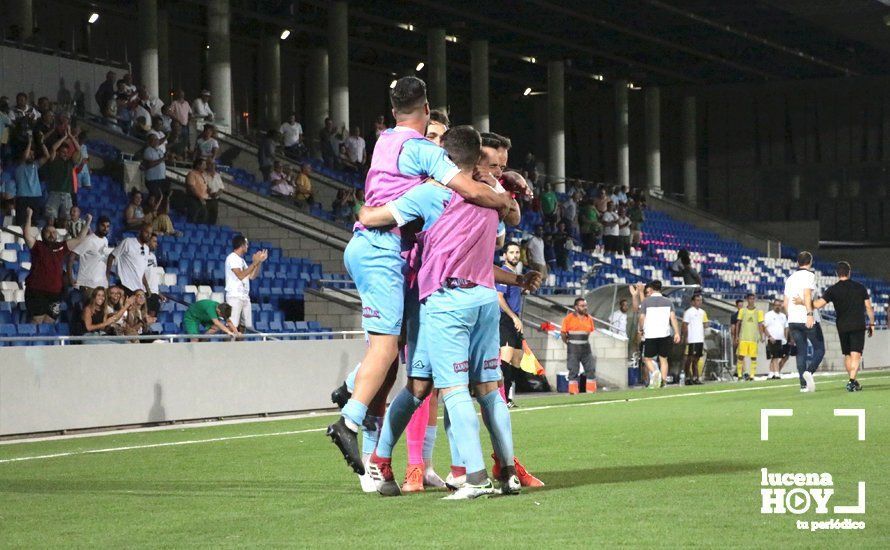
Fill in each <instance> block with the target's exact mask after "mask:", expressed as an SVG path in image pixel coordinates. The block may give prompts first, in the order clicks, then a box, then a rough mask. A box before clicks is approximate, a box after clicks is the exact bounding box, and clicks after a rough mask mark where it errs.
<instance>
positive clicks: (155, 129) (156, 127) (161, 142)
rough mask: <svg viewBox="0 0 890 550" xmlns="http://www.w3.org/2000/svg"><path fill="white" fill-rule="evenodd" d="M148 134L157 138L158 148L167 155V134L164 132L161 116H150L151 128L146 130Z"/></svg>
mask: <svg viewBox="0 0 890 550" xmlns="http://www.w3.org/2000/svg"><path fill="white" fill-rule="evenodd" d="M148 135H149V136H156V137H157V138H158V149H160V151H161V153H163V154H164V156H167V134H166V133H164V119H163V117H161V116H160V115H155V116H153V117H152V118H151V130H149V131H148Z"/></svg>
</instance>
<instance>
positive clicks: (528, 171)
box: [522, 152, 538, 184]
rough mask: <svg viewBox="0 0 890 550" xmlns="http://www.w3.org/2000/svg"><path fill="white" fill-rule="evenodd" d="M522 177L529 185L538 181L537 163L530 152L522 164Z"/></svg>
mask: <svg viewBox="0 0 890 550" xmlns="http://www.w3.org/2000/svg"><path fill="white" fill-rule="evenodd" d="M522 177H524V178H525V179H526V180H527V181H528V182H529V183H530V184H534V183H535V182H536V181H537V180H538V162H537V160H536V159H535V155H534V153H532V152H529V153H528V154H527V155H526V156H525V162H524V163H523V164H522Z"/></svg>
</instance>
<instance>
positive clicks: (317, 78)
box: [305, 48, 330, 143]
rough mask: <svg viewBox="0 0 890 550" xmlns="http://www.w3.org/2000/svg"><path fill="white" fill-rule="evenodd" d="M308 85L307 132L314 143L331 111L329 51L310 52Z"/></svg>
mask: <svg viewBox="0 0 890 550" xmlns="http://www.w3.org/2000/svg"><path fill="white" fill-rule="evenodd" d="M306 85H307V90H306V120H305V124H306V132H307V135H308V141H309V143H314V142H315V140H316V139H318V131H319V130H321V129H322V128H323V127H324V119H325V117H327V116H328V113H329V111H330V98H329V96H328V51H327V50H325V49H323V48H315V49H313V50H312V51H310V52H309V67H308V68H307V70H306Z"/></svg>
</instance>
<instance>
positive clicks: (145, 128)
mask: <svg viewBox="0 0 890 550" xmlns="http://www.w3.org/2000/svg"><path fill="white" fill-rule="evenodd" d="M150 131H151V119H148V118H145V117H144V116H141V115H140V116H137V117H136V119H135V120H134V121H133V125H132V126H130V131H129V134H130V136H132V137H134V138H136V139H139V140H142V141H145V140H146V139H147V138H148V132H150Z"/></svg>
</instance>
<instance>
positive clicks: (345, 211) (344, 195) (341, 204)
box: [331, 189, 355, 222]
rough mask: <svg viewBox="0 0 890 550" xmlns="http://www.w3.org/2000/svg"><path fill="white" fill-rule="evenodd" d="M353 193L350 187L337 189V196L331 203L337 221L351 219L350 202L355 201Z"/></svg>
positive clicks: (348, 220)
mask: <svg viewBox="0 0 890 550" xmlns="http://www.w3.org/2000/svg"><path fill="white" fill-rule="evenodd" d="M353 193H354V192H353V191H352V190H350V189H339V190H337V198H335V199H334V202H333V203H332V204H331V211H332V212H333V213H334V219H335V220H337V221H338V222H351V221H352V204H353V203H354V201H355V199H354V195H353ZM350 199H352V200H350Z"/></svg>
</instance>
